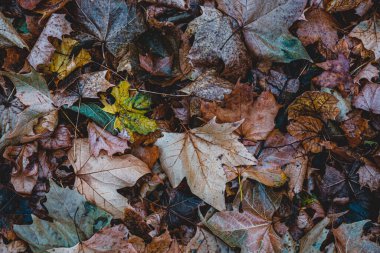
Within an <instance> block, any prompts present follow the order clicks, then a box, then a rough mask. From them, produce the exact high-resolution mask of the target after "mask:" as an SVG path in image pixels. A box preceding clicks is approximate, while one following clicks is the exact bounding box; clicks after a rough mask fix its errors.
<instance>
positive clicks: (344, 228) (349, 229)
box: [332, 220, 380, 253]
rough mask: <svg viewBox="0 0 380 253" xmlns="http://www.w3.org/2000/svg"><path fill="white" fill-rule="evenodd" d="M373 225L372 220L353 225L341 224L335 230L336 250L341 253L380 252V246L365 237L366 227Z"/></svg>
mask: <svg viewBox="0 0 380 253" xmlns="http://www.w3.org/2000/svg"><path fill="white" fill-rule="evenodd" d="M368 224H371V221H370V220H362V221H358V222H354V223H351V224H341V225H340V226H339V227H338V228H336V229H333V230H332V232H333V234H334V236H335V242H336V248H337V250H338V251H339V252H349V253H351V252H352V253H354V252H366V253H370V252H378V251H379V250H380V246H379V245H378V244H377V243H376V242H373V241H370V240H368V239H366V238H365V237H364V236H363V233H364V229H365V226H366V225H368Z"/></svg>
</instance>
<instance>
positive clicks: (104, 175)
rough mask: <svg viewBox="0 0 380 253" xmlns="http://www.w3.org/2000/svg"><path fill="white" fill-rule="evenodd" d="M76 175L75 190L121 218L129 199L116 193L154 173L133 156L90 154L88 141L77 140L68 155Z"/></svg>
mask: <svg viewBox="0 0 380 253" xmlns="http://www.w3.org/2000/svg"><path fill="white" fill-rule="evenodd" d="M68 158H69V160H70V163H71V164H72V166H73V167H74V172H75V175H76V180H75V185H74V187H75V188H76V189H77V190H78V191H79V192H80V193H81V194H83V195H84V196H85V197H86V199H87V200H88V201H90V202H92V203H95V204H96V205H98V206H99V207H101V208H103V209H105V210H106V211H108V212H110V213H111V214H112V215H114V217H115V218H121V217H123V214H124V209H125V207H127V206H128V203H127V199H125V198H124V197H123V196H122V195H120V194H119V193H118V192H117V191H116V190H117V189H120V188H123V187H131V186H133V185H134V184H135V183H136V181H137V180H138V179H139V178H140V177H142V176H143V175H145V174H147V173H150V170H149V168H148V166H147V165H146V164H145V163H144V162H142V161H141V160H139V159H138V158H136V157H134V156H133V155H129V154H128V155H123V156H115V157H109V156H107V155H104V154H103V155H102V154H100V155H99V156H98V157H95V156H93V155H92V154H91V152H90V144H89V141H88V140H87V139H77V140H76V141H75V142H74V147H73V148H72V149H70V151H69V153H68Z"/></svg>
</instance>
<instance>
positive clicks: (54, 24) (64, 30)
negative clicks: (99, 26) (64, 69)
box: [27, 13, 72, 69]
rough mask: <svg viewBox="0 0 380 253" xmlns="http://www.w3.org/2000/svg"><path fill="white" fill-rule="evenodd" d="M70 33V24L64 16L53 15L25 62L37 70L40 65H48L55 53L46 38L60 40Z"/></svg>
mask: <svg viewBox="0 0 380 253" xmlns="http://www.w3.org/2000/svg"><path fill="white" fill-rule="evenodd" d="M71 31H72V30H71V26H70V23H69V22H68V21H67V20H66V19H65V14H55V13H54V14H53V15H52V16H51V17H50V19H49V21H48V22H47V23H46V25H45V28H44V30H43V31H42V32H41V34H40V37H38V40H37V42H36V43H35V44H34V46H33V48H32V50H31V51H30V54H29V55H28V58H27V60H28V61H29V63H30V65H32V67H33V68H35V69H37V67H38V65H40V64H44V65H46V64H48V63H49V62H50V59H51V57H52V56H53V54H54V51H55V48H54V46H53V45H52V44H51V43H50V42H49V40H48V37H49V36H51V37H55V38H57V39H62V36H63V35H65V34H70V32H71Z"/></svg>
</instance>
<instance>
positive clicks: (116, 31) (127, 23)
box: [72, 0, 145, 56]
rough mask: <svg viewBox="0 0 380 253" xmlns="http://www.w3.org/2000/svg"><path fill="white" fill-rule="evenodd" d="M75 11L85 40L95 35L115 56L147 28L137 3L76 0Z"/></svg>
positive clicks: (113, 0)
mask: <svg viewBox="0 0 380 253" xmlns="http://www.w3.org/2000/svg"><path fill="white" fill-rule="evenodd" d="M75 3H76V6H77V8H75V9H74V10H73V13H72V14H73V15H74V16H75V17H77V22H78V23H79V24H80V26H76V27H75V30H77V31H78V32H79V33H81V35H82V36H83V37H84V38H83V40H86V39H90V40H93V39H94V38H95V39H96V40H98V41H99V42H101V43H104V45H105V47H106V48H107V49H108V50H109V51H110V52H111V53H112V54H113V55H115V56H116V54H117V53H118V52H119V51H120V50H121V49H122V48H123V46H124V45H126V44H128V43H129V42H131V41H132V40H133V39H135V38H136V37H137V35H138V34H140V33H142V32H143V31H144V30H145V22H144V20H143V18H142V17H143V15H142V14H141V13H140V12H138V9H137V7H136V6H135V5H134V4H129V3H125V1H123V0H112V1H109V0H97V1H96V2H93V1H92V0H75Z"/></svg>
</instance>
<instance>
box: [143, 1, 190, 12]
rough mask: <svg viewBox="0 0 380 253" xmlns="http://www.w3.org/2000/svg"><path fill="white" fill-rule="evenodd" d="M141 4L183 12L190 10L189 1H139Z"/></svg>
mask: <svg viewBox="0 0 380 253" xmlns="http://www.w3.org/2000/svg"><path fill="white" fill-rule="evenodd" d="M139 2H147V3H154V4H159V5H164V6H167V7H174V8H178V9H181V10H186V9H188V8H189V0H139Z"/></svg>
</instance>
